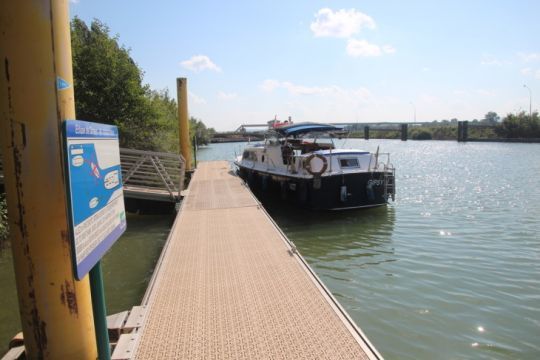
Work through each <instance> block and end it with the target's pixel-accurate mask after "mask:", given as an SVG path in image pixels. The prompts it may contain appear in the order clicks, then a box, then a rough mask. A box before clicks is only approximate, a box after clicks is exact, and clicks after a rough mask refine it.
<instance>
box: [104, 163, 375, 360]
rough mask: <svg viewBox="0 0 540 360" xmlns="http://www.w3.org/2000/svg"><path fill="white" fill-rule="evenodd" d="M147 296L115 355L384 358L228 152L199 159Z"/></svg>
mask: <svg viewBox="0 0 540 360" xmlns="http://www.w3.org/2000/svg"><path fill="white" fill-rule="evenodd" d="M142 305H143V307H145V308H146V316H145V318H144V320H143V321H142V322H141V327H140V328H139V330H138V332H137V333H136V334H135V333H134V334H126V335H123V336H124V339H123V341H120V342H119V346H118V347H117V349H116V350H117V351H115V354H114V355H113V358H124V357H127V358H135V359H250V360H251V359H263V358H264V359H323V358H324V359H381V358H382V357H381V356H380V355H379V354H378V352H377V350H376V349H375V348H374V347H373V345H372V344H371V343H370V342H369V340H368V339H367V338H366V336H365V335H364V334H363V333H362V331H361V330H360V329H359V328H358V327H357V326H356V325H355V324H354V322H353V321H352V320H351V319H350V317H349V316H348V315H347V314H346V313H345V311H344V310H343V309H342V308H341V306H340V305H339V304H338V303H337V301H336V300H335V299H334V297H333V296H332V295H331V294H330V292H329V291H328V290H327V289H326V288H325V286H324V285H323V284H322V283H321V281H320V280H319V279H318V278H317V276H316V275H315V274H314V273H313V271H312V270H311V269H310V268H309V266H308V265H307V264H306V262H305V260H304V259H303V258H302V257H301V256H300V255H299V254H298V253H297V252H296V249H295V247H294V245H292V244H291V243H290V242H289V240H288V239H287V238H286V237H285V235H284V234H283V233H282V232H281V230H280V229H279V228H278V226H277V225H276V224H275V223H274V222H273V221H272V219H271V218H270V216H269V215H268V214H267V213H266V212H265V210H264V209H263V208H262V206H261V205H260V203H259V202H258V201H257V199H256V198H255V197H254V196H253V195H252V194H251V192H250V191H249V190H248V189H247V188H246V187H245V186H244V185H243V183H242V181H241V180H240V179H239V178H238V177H236V176H234V175H232V174H231V172H230V165H229V163H228V162H225V161H220V162H205V163H200V164H199V166H198V169H197V171H196V172H195V175H194V177H193V179H192V181H191V185H190V188H189V192H188V194H187V195H186V197H185V199H184V201H183V204H182V206H181V210H180V213H179V214H178V217H177V218H176V220H175V223H174V225H173V228H172V230H171V233H170V235H169V239H168V240H167V243H166V245H165V247H164V250H163V253H162V255H161V258H160V260H159V262H158V265H157V267H156V270H155V273H154V277H153V279H152V281H151V283H150V285H149V288H148V290H147V293H146V295H145V298H144V300H143V304H142ZM126 341H127V342H129V343H130V344H126ZM129 354H131V355H129Z"/></svg>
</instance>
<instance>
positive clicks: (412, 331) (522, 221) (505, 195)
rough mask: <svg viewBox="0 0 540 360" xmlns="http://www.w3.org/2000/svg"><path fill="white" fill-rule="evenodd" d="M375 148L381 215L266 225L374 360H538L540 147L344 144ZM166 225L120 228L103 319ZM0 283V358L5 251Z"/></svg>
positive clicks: (6, 324) (289, 212) (7, 308)
mask: <svg viewBox="0 0 540 360" xmlns="http://www.w3.org/2000/svg"><path fill="white" fill-rule="evenodd" d="M378 145H380V149H381V151H382V152H390V153H391V154H392V157H391V158H392V162H393V163H394V165H395V167H396V168H397V173H396V185H397V198H396V202H394V203H393V204H391V205H390V206H388V207H387V208H377V209H369V210H361V211H349V212H341V213H327V212H310V211H300V210H298V209H292V208H286V207H283V206H280V204H279V203H268V204H266V207H267V209H268V211H269V212H270V214H271V215H272V216H273V217H274V219H275V220H276V222H277V223H278V224H279V225H280V226H281V227H282V229H283V230H284V232H285V233H286V234H287V236H288V237H289V238H290V239H291V240H292V241H294V242H295V244H296V245H297V247H298V249H299V250H300V253H301V254H302V255H303V256H304V257H305V258H306V260H307V261H308V262H309V263H310V265H311V266H312V267H313V269H314V270H315V272H316V273H317V274H318V276H319V277H320V278H321V279H322V280H323V282H324V283H325V284H326V285H327V287H328V288H329V289H330V290H331V291H332V292H333V294H334V295H335V296H336V298H337V299H338V300H339V301H340V303H341V304H342V305H343V306H344V308H345V309H346V310H347V311H348V313H349V314H350V315H351V317H352V318H353V319H354V320H355V321H356V322H357V324H358V325H359V326H360V327H361V328H362V330H363V331H364V332H365V333H366V335H367V336H368V337H369V339H370V340H371V341H372V343H373V344H374V345H375V346H376V347H377V349H378V350H379V351H380V352H381V353H382V355H383V356H384V357H385V358H387V359H538V358H540V221H539V219H540V144H503V143H465V144H463V143H457V142H450V141H449V142H446V141H426V142H420V141H407V142H401V141H396V140H369V141H364V140H358V139H354V140H347V143H346V146H347V147H353V148H360V149H365V150H370V151H375V150H376V148H377V146H378ZM242 148H243V144H238V143H236V144H214V145H211V146H209V147H207V148H201V149H199V152H198V158H199V160H201V159H203V160H218V159H228V160H230V159H232V158H233V157H234V155H235V153H236V154H239V153H241V149H242ZM171 220H172V219H171V217H146V216H130V217H128V233H127V234H126V235H125V236H124V237H123V238H122V239H121V240H119V242H118V243H117V244H116V245H115V246H114V248H113V249H112V251H111V252H110V253H109V254H107V256H106V257H105V259H104V272H105V282H106V295H107V303H108V307H109V312H110V313H113V312H116V311H120V310H123V309H127V308H129V307H130V306H132V305H135V304H137V303H138V302H140V299H141V297H142V295H143V293H144V289H145V287H146V284H147V281H148V279H149V277H150V275H151V271H152V266H153V264H154V263H155V261H156V260H157V257H158V255H159V251H160V249H161V247H162V245H163V242H164V240H165V238H166V234H167V231H168V228H169V227H170V225H171ZM0 280H1V283H0V287H1V291H2V294H6V295H5V296H4V295H3V296H2V297H0V351H1V349H2V348H3V346H4V344H5V343H6V342H7V340H8V339H9V337H10V336H11V335H12V334H13V333H14V332H15V331H16V330H17V328H18V317H17V314H16V309H17V307H16V297H15V291H14V284H13V282H14V281H13V272H12V270H11V261H10V254H9V251H7V252H6V251H4V253H3V254H2V255H1V256H0Z"/></svg>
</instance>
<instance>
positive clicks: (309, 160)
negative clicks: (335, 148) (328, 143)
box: [304, 154, 328, 175]
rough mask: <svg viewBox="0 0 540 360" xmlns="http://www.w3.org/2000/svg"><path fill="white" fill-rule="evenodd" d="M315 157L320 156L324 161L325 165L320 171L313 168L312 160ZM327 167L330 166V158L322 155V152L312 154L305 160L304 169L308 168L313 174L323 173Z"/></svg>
mask: <svg viewBox="0 0 540 360" xmlns="http://www.w3.org/2000/svg"><path fill="white" fill-rule="evenodd" d="M314 158H319V159H321V161H322V162H323V166H322V168H321V170H319V171H313V170H312V169H311V160H313V159H314ZM327 167H328V160H326V158H325V157H324V156H322V155H321V154H311V155H309V156H308V157H307V158H306V159H305V160H304V169H306V171H307V172H308V173H310V174H311V175H321V174H322V173H323V172H325V171H326V168H327Z"/></svg>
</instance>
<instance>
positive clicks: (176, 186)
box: [120, 148, 186, 201]
mask: <svg viewBox="0 0 540 360" xmlns="http://www.w3.org/2000/svg"><path fill="white" fill-rule="evenodd" d="M120 160H121V163H122V181H123V184H124V193H125V195H126V197H140V198H152V197H155V195H162V196H163V195H164V196H166V197H168V198H169V201H178V200H179V199H180V193H181V191H182V190H183V186H184V177H185V169H186V166H185V160H184V158H183V157H182V155H179V154H172V153H163V152H154V151H144V150H135V149H124V148H121V149H120ZM136 193H138V194H139V195H141V196H137V194H136Z"/></svg>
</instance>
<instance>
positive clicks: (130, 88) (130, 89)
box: [71, 17, 214, 152]
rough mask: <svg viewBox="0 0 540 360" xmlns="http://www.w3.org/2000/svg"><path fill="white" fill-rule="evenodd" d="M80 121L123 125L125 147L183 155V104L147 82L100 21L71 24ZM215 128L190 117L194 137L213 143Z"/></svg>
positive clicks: (72, 22)
mask: <svg viewBox="0 0 540 360" xmlns="http://www.w3.org/2000/svg"><path fill="white" fill-rule="evenodd" d="M71 47H72V53H73V77H74V89H75V107H76V113H77V118H78V119H81V120H87V121H93V122H99V123H105V124H111V125H116V126H118V130H119V132H120V146H121V147H126V148H134V149H140V150H152V151H165V152H178V151H179V140H178V138H179V134H178V117H177V114H178V105H177V103H176V100H175V99H174V98H172V97H171V95H170V94H169V92H168V90H153V89H151V88H150V86H149V85H148V84H144V83H143V75H144V72H143V71H142V69H141V68H140V67H139V66H138V65H137V63H136V62H135V61H134V60H133V58H132V57H131V55H130V50H129V49H128V48H126V47H125V46H123V45H121V44H120V43H119V37H118V35H116V36H111V34H110V30H109V28H108V27H107V25H105V24H104V23H102V22H101V21H99V20H93V21H92V22H91V23H90V26H88V25H87V24H86V23H85V22H84V21H82V20H81V19H80V18H78V17H75V18H74V19H73V20H72V21H71ZM213 132H214V131H213V129H211V128H210V129H208V128H207V127H206V126H205V124H204V123H203V122H202V121H201V120H200V119H195V118H190V137H191V138H192V139H193V137H196V138H197V142H198V143H199V144H205V143H208V142H209V140H210V138H211V136H212V134H213Z"/></svg>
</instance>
